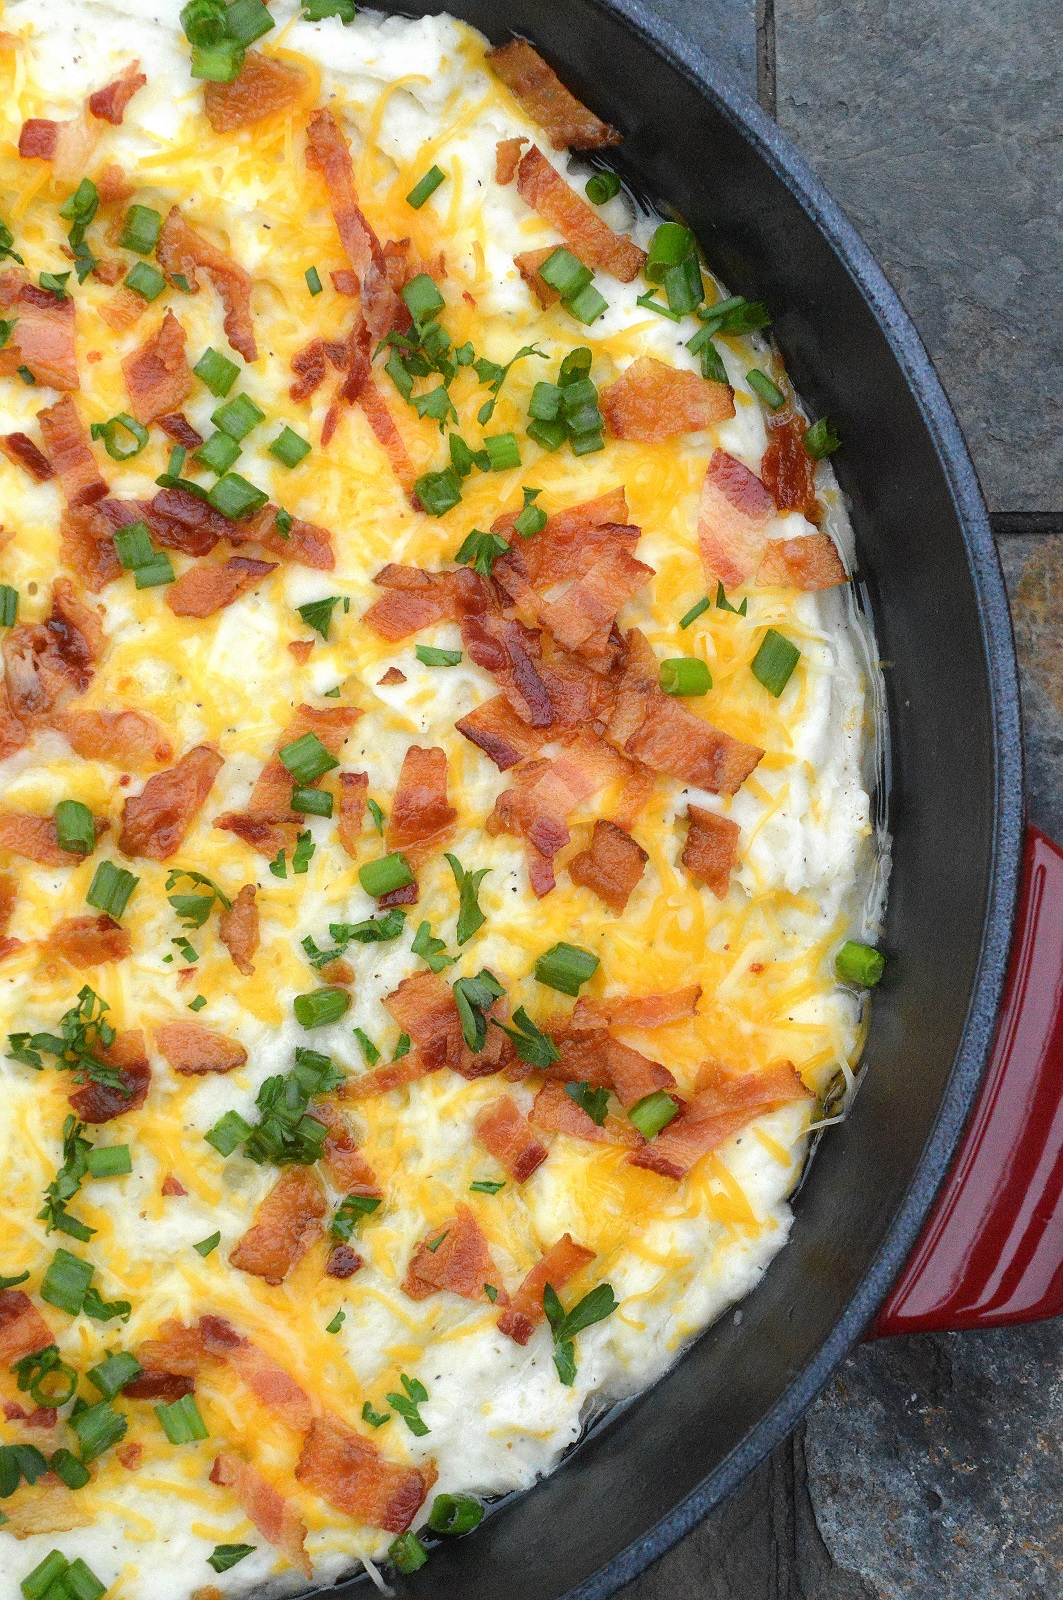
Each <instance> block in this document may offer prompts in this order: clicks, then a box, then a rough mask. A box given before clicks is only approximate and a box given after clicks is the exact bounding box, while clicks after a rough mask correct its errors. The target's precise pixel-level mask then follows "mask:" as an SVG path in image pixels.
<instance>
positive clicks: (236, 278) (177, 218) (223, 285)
mask: <svg viewBox="0 0 1063 1600" xmlns="http://www.w3.org/2000/svg"><path fill="white" fill-rule="evenodd" d="M155 253H156V255H157V257H158V261H159V265H160V266H161V267H162V269H163V271H164V272H167V273H169V275H170V277H175V276H178V275H180V276H183V277H184V278H186V279H187V280H188V283H189V285H190V286H191V288H192V291H193V293H195V292H196V291H197V290H198V288H199V280H198V278H197V276H196V269H197V268H200V269H202V271H204V272H205V273H206V274H207V277H208V278H209V279H210V281H211V283H212V284H213V286H214V289H215V292H216V293H217V294H218V295H219V296H220V298H221V301H222V304H223V305H224V307H225V320H224V322H223V324H222V326H223V327H224V329H225V333H226V337H227V338H228V340H229V343H230V344H231V345H232V347H233V349H234V350H238V351H239V353H240V354H241V355H242V356H243V358H244V360H245V361H254V360H256V359H257V357H258V346H257V345H256V343H255V331H254V325H253V323H252V321H251V274H250V273H249V272H245V271H244V269H243V267H241V266H238V265H237V263H236V262H235V261H234V260H233V259H232V257H231V256H227V255H226V254H225V252H224V250H219V249H218V248H217V246H216V245H212V244H211V243H210V241H209V240H207V239H204V237H203V235H202V234H200V233H197V232H196V231H195V229H194V228H190V227H189V226H188V223H187V222H186V221H185V219H184V217H182V215H181V213H180V211H179V210H178V208H177V207H176V206H174V207H173V208H172V209H171V211H170V213H169V215H168V216H167V218H166V221H165V222H164V223H163V225H162V232H161V233H160V234H159V243H158V246H157V248H156V252H155Z"/></svg>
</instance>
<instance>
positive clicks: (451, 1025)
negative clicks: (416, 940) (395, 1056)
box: [356, 972, 465, 1087]
mask: <svg viewBox="0 0 1063 1600" xmlns="http://www.w3.org/2000/svg"><path fill="white" fill-rule="evenodd" d="M384 1005H385V1006H386V1007H387V1009H388V1010H389V1011H390V1012H391V1015H392V1016H393V1017H394V1018H395V1021H396V1022H397V1023H398V1025H399V1027H400V1028H401V1029H402V1031H403V1033H408V1034H409V1036H410V1038H411V1039H412V1040H413V1042H414V1044H415V1045H416V1046H417V1051H416V1052H411V1054H414V1053H416V1054H417V1055H418V1056H419V1057H420V1059H421V1061H422V1063H423V1066H422V1068H421V1070H422V1071H425V1072H434V1071H435V1070H436V1069H437V1068H439V1067H452V1066H454V1065H455V1063H456V1062H458V1061H460V1060H461V1055H462V1050H463V1048H464V1044H465V1041H464V1039H463V1038H462V1035H461V1018H460V1017H459V1015H458V1008H457V1005H456V1004H455V1002H454V995H453V992H452V990H451V987H450V985H449V983H447V982H446V981H445V980H444V979H443V978H442V977H440V975H439V974H438V973H437V972H415V973H413V974H412V975H411V976H410V977H409V978H403V980H402V982H401V983H400V984H399V986H398V988H397V989H393V990H392V992H391V993H390V994H389V995H386V996H385V998H384ZM407 1059H408V1058H407ZM398 1064H399V1066H402V1065H403V1062H402V1061H400V1062H399V1063H398ZM378 1070H380V1069H378ZM420 1075H421V1074H420V1072H418V1073H414V1074H411V1076H418V1077H419V1076H420ZM367 1076H368V1077H372V1076H374V1074H367ZM365 1081H366V1079H365V1078H364V1077H363V1078H359V1079H357V1080H356V1084H357V1086H358V1087H361V1086H362V1085H363V1084H364V1083H365ZM406 1081H409V1080H406Z"/></svg>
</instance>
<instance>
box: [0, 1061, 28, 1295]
mask: <svg viewBox="0 0 1063 1600" xmlns="http://www.w3.org/2000/svg"><path fill="white" fill-rule="evenodd" d="M14 1059H15V1058H14V1057H12V1060H14ZM28 1280H29V1273H28V1272H17V1273H16V1274H15V1275H14V1277H11V1278H3V1277H0V1289H17V1288H18V1286H19V1284H20V1283H26V1282H28Z"/></svg>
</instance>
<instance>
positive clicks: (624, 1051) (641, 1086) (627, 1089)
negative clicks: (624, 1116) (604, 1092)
mask: <svg viewBox="0 0 1063 1600" xmlns="http://www.w3.org/2000/svg"><path fill="white" fill-rule="evenodd" d="M603 1048H604V1054H605V1060H606V1064H607V1067H608V1070H609V1077H610V1079H611V1080H612V1085H613V1093H614V1094H615V1095H616V1097H617V1099H618V1100H619V1101H620V1104H621V1105H622V1106H623V1108H624V1110H625V1111H627V1110H629V1109H630V1107H631V1106H633V1105H637V1104H638V1102H639V1101H640V1100H645V1098H646V1096H647V1095H648V1094H655V1093H656V1092H657V1090H658V1089H674V1088H675V1079H674V1078H673V1076H672V1074H671V1073H670V1072H669V1070H668V1068H667V1067H663V1066H662V1065H661V1063H660V1062H659V1061H651V1060H650V1058H649V1056H644V1055H641V1054H640V1053H639V1051H638V1050H632V1049H630V1048H629V1047H628V1046H627V1045H626V1044H621V1043H620V1041H619V1039H613V1038H610V1037H608V1036H606V1038H605V1039H604V1040H603Z"/></svg>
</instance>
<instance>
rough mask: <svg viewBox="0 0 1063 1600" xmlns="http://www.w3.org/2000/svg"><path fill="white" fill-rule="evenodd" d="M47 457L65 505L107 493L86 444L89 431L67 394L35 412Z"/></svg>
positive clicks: (82, 503) (89, 502)
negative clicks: (53, 403) (51, 404)
mask: <svg viewBox="0 0 1063 1600" xmlns="http://www.w3.org/2000/svg"><path fill="white" fill-rule="evenodd" d="M37 421H38V422H39V423H40V425H41V436H42V438H43V439H44V448H45V450H46V451H47V454H48V460H49V461H50V462H51V465H52V468H53V470H54V471H55V473H56V476H57V477H58V479H59V484H60V487H61V488H62V491H63V495H64V498H65V499H66V503H67V505H68V506H87V505H92V504H93V503H94V502H95V501H97V500H102V499H103V498H104V496H105V495H106V493H107V484H106V483H105V482H104V479H103V478H102V477H101V475H100V469H99V467H98V466H97V465H96V458H95V456H94V455H93V453H92V447H91V445H90V443H89V432H88V429H87V428H86V427H85V426H84V424H83V423H82V421H81V418H80V417H79V416H78V413H77V407H76V406H75V404H74V402H73V400H72V399H71V398H70V396H69V395H68V394H65V395H64V396H63V398H62V399H61V400H57V401H56V403H55V405H54V406H47V407H46V408H45V409H44V410H43V411H38V413H37Z"/></svg>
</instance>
